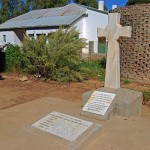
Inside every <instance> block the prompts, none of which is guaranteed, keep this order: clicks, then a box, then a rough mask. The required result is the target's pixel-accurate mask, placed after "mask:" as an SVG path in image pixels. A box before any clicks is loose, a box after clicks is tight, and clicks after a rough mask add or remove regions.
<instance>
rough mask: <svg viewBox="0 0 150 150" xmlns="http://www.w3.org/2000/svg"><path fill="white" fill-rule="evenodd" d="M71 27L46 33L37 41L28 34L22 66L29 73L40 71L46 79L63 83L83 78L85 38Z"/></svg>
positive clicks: (24, 45)
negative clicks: (82, 54)
mask: <svg viewBox="0 0 150 150" xmlns="http://www.w3.org/2000/svg"><path fill="white" fill-rule="evenodd" d="M78 37H79V32H77V31H76V30H75V28H72V29H70V30H64V29H62V28H60V29H59V30H58V31H56V32H54V33H51V34H49V36H48V39H47V40H48V42H46V37H45V36H44V35H42V36H40V37H39V38H38V39H37V40H35V39H33V38H32V39H31V38H29V37H28V36H25V37H24V41H23V43H22V53H23V68H24V71H26V72H28V73H29V74H35V73H39V74H41V75H42V77H43V78H47V79H50V80H56V81H60V82H70V81H82V80H83V77H82V75H81V73H80V70H83V68H82V67H81V65H80V62H81V59H80V52H81V49H82V48H83V47H85V40H84V39H79V38H78Z"/></svg>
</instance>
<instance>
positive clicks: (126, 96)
mask: <svg viewBox="0 0 150 150" xmlns="http://www.w3.org/2000/svg"><path fill="white" fill-rule="evenodd" d="M96 91H102V92H109V93H114V94H116V96H115V98H114V101H113V103H112V105H111V106H110V107H109V108H108V110H107V112H106V114H105V115H104V116H101V115H96V114H92V113H88V112H83V111H82V112H81V114H82V115H85V116H88V117H94V118H97V119H100V120H106V119H110V117H112V116H113V115H114V114H117V115H119V116H123V117H124V118H129V117H132V116H138V115H140V113H141V109H142V101H143V94H142V93H141V92H138V91H133V90H129V89H124V88H119V89H111V88H100V89H96ZM93 92H94V90H93V91H89V92H87V93H84V94H83V97H82V106H84V105H85V104H86V102H87V101H88V99H89V98H90V96H91V95H92V93H93Z"/></svg>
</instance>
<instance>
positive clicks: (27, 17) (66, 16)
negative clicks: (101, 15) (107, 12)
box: [0, 4, 97, 30]
mask: <svg viewBox="0 0 150 150" xmlns="http://www.w3.org/2000/svg"><path fill="white" fill-rule="evenodd" d="M87 9H91V7H86V6H83V5H78V4H69V5H66V6H64V7H57V8H48V9H41V10H33V11H31V12H28V13H26V14H23V15H20V16H18V17H15V18H13V19H10V20H8V21H6V22H5V23H3V24H1V25H0V30H4V29H14V28H32V27H46V26H47V27H50V26H67V25H71V24H72V23H73V22H75V21H76V20H77V19H79V18H80V17H81V16H83V15H84V14H85V13H86V10H87ZM92 9H94V8H92ZM94 10H95V11H97V9H94Z"/></svg>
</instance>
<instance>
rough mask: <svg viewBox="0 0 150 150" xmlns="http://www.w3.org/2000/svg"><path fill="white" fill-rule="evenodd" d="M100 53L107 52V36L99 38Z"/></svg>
mask: <svg viewBox="0 0 150 150" xmlns="http://www.w3.org/2000/svg"><path fill="white" fill-rule="evenodd" d="M98 53H99V54H106V38H98Z"/></svg>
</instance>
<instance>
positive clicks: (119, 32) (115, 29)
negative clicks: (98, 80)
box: [98, 13, 131, 89]
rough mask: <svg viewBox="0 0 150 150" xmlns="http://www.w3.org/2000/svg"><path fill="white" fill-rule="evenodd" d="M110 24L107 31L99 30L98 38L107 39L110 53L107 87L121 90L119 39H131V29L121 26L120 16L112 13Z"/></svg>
mask: <svg viewBox="0 0 150 150" xmlns="http://www.w3.org/2000/svg"><path fill="white" fill-rule="evenodd" d="M108 17H109V23H108V25H107V26H106V28H105V29H103V28H98V37H106V39H107V40H108V51H107V61H106V74H105V87H109V88H113V89H118V88H120V50H119V42H118V41H117V40H118V39H119V37H131V27H130V26H126V27H122V26H121V25H120V14H119V13H110V14H109V16H108Z"/></svg>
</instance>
